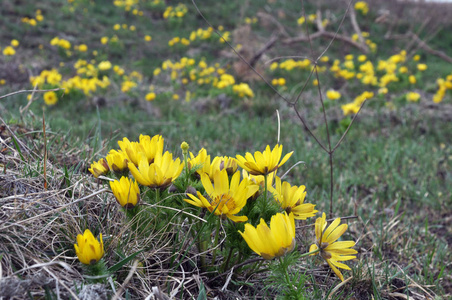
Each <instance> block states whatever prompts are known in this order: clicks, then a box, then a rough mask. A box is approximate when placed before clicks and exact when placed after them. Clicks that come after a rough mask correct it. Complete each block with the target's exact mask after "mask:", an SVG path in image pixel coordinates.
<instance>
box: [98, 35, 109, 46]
mask: <svg viewBox="0 0 452 300" xmlns="http://www.w3.org/2000/svg"><path fill="white" fill-rule="evenodd" d="M100 42H101V44H102V45H105V44H106V43H108V37H107V36H103V37H101V38H100Z"/></svg>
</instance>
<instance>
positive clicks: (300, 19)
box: [297, 16, 306, 25]
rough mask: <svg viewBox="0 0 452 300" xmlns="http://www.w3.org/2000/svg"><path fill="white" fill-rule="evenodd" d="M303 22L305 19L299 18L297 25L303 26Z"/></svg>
mask: <svg viewBox="0 0 452 300" xmlns="http://www.w3.org/2000/svg"><path fill="white" fill-rule="evenodd" d="M305 21H306V19H305V17H304V16H301V17H300V18H298V19H297V24H298V25H303V24H304V22H305Z"/></svg>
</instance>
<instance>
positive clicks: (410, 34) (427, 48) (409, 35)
mask: <svg viewBox="0 0 452 300" xmlns="http://www.w3.org/2000/svg"><path fill="white" fill-rule="evenodd" d="M385 38H386V39H387V40H390V39H393V40H395V39H409V38H411V39H413V40H415V41H416V42H417V44H418V47H419V48H421V49H422V50H424V51H426V52H428V53H430V54H431V55H434V56H437V57H439V58H441V59H442V60H444V61H446V62H448V63H452V57H450V56H448V55H447V54H446V53H444V52H443V51H439V50H435V49H433V48H432V47H430V46H429V45H427V43H426V42H425V41H423V40H422V39H421V38H420V37H419V36H417V35H416V34H415V33H413V32H411V31H410V32H407V33H406V34H395V35H391V36H387V37H385Z"/></svg>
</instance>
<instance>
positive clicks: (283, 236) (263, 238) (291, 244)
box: [239, 213, 295, 259]
mask: <svg viewBox="0 0 452 300" xmlns="http://www.w3.org/2000/svg"><path fill="white" fill-rule="evenodd" d="M239 233H240V234H241V235H242V237H243V238H244V239H245V241H246V243H247V244H248V246H249V247H250V248H251V250H253V251H254V252H256V253H257V254H258V255H260V256H262V257H263V258H264V259H272V258H274V257H280V256H283V255H285V254H286V253H288V252H290V251H292V250H293V249H294V248H295V220H294V215H293V214H292V213H290V214H289V215H287V213H284V214H281V213H277V214H276V215H274V216H272V218H271V220H270V228H269V227H268V226H267V224H266V223H265V221H264V219H261V220H260V224H259V225H257V226H256V227H254V226H253V225H251V224H249V223H247V224H245V230H244V232H241V231H240V230H239Z"/></svg>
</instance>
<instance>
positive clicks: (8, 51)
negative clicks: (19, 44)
mask: <svg viewBox="0 0 452 300" xmlns="http://www.w3.org/2000/svg"><path fill="white" fill-rule="evenodd" d="M14 54H16V50H14V48H13V47H11V46H6V47H5V48H4V49H3V55H5V56H13V55H14Z"/></svg>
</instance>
